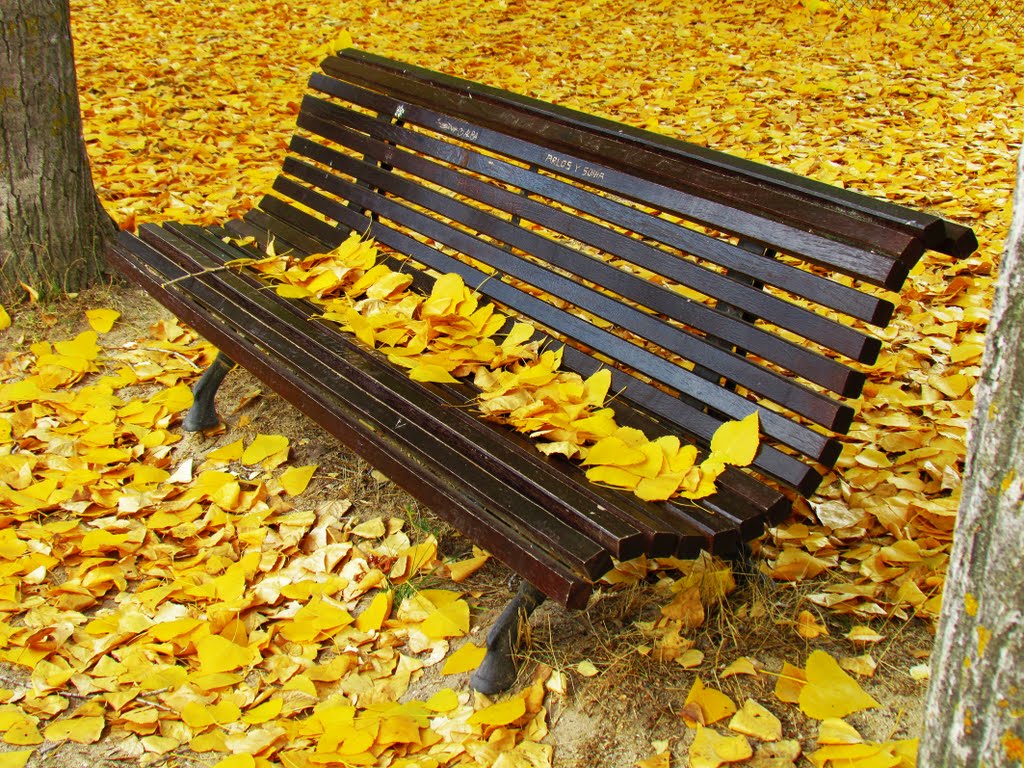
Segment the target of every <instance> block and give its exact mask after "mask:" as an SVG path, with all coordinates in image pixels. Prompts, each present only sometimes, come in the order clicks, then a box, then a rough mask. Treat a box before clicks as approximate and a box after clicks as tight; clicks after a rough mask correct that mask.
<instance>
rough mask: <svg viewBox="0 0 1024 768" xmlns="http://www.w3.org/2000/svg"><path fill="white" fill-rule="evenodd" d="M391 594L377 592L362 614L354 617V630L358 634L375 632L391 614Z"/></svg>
mask: <svg viewBox="0 0 1024 768" xmlns="http://www.w3.org/2000/svg"><path fill="white" fill-rule="evenodd" d="M391 600H392V598H391V593H390V592H378V593H377V594H376V595H374V596H373V600H371V601H370V604H369V605H368V606H367V607H366V610H364V611H363V612H362V613H360V614H359V615H358V616H356V629H358V630H359V631H360V632H376V631H377V630H379V629H380V628H381V626H382V625H383V624H384V621H385V620H386V619H387V617H388V614H390V613H391Z"/></svg>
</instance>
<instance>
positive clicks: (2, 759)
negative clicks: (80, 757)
mask: <svg viewBox="0 0 1024 768" xmlns="http://www.w3.org/2000/svg"><path fill="white" fill-rule="evenodd" d="M2 309H3V308H2V307H0V310H2ZM34 751H35V750H32V749H19V750H18V751H17V752H0V768H24V766H25V764H26V763H28V759H29V758H30V757H32V753H33V752H34Z"/></svg>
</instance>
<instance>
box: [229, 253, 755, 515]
mask: <svg viewBox="0 0 1024 768" xmlns="http://www.w3.org/2000/svg"><path fill="white" fill-rule="evenodd" d="M227 239H228V240H229V241H231V242H234V243H235V244H236V245H244V246H248V245H252V243H251V242H249V241H250V240H252V238H244V239H242V240H233V239H232V238H227ZM267 251H268V255H266V256H264V257H262V258H258V259H244V258H243V259H238V260H235V261H232V262H229V263H228V265H227V266H228V267H241V266H245V267H248V268H249V269H252V270H255V271H256V272H258V273H259V274H261V275H262V276H264V277H265V278H268V279H269V280H270V281H271V284H273V285H276V287H275V289H274V290H275V291H276V292H277V293H278V295H280V296H282V297H284V298H299V299H305V300H307V301H310V302H312V303H314V304H316V305H318V306H320V307H321V308H322V311H323V313H322V314H321V315H320V317H322V318H323V319H324V320H329V321H333V322H335V323H337V324H338V325H339V326H340V327H341V329H342V330H344V331H347V332H349V333H352V334H354V335H355V336H356V338H357V339H358V340H359V341H360V342H361V343H362V344H363V345H364V346H366V347H368V348H370V349H376V350H377V351H379V352H380V353H382V354H384V355H386V356H387V358H388V360H390V361H391V362H392V363H394V364H395V365H397V366H398V367H400V368H405V369H407V370H408V373H409V377H410V378H411V379H412V380H413V381H422V382H435V383H442V384H443V383H452V384H454V383H457V382H458V380H459V377H463V378H468V377H470V376H472V377H473V382H474V384H475V385H476V386H477V388H478V389H479V391H480V394H479V396H478V402H477V403H476V405H477V408H478V409H479V411H480V413H481V414H482V415H483V416H485V417H486V418H489V419H492V420H494V421H498V422H501V423H504V424H508V425H510V426H513V427H514V428H515V429H517V430H518V431H520V432H523V433H525V434H527V435H529V436H530V437H532V438H534V439H535V440H538V441H540V442H538V443H537V447H538V449H539V450H540V451H541V452H543V453H545V454H547V455H549V456H550V455H554V454H560V455H563V456H566V457H567V458H570V459H580V460H581V461H582V462H583V464H584V465H585V466H587V467H588V469H587V473H586V474H587V478H588V479H589V480H590V481H591V482H595V483H602V484H605V485H609V486H612V487H616V488H625V489H627V490H630V491H632V492H633V493H635V494H636V495H637V496H639V497H640V498H641V499H643V500H645V501H665V500H667V499H671V498H674V497H677V496H679V497H682V498H688V499H700V498H704V497H705V496H710V495H712V494H713V493H714V492H715V480H716V479H717V478H718V476H719V475H721V473H722V472H723V471H725V467H726V466H727V465H731V466H737V467H745V466H748V465H749V464H750V463H751V462H752V461H753V460H754V456H755V454H756V453H757V448H758V445H759V438H758V416H757V412H756V411H755V412H754V413H752V414H750V415H749V416H747V417H746V418H744V419H742V420H741V421H729V422H725V423H723V424H722V425H721V427H719V429H718V430H717V431H716V432H715V434H714V435H713V437H712V440H711V452H710V453H709V454H708V456H707V457H706V458H705V459H704V460H703V461H702V462H700V464H698V463H697V447H696V446H695V445H692V444H686V445H684V444H681V443H680V440H679V438H678V437H676V436H674V435H664V436H661V437H657V438H655V439H651V438H649V437H648V436H647V435H645V434H644V433H643V432H642V431H641V430H639V429H635V428H633V427H624V426H620V425H619V424H618V423H617V422H616V420H615V412H614V410H613V409H612V408H610V407H608V404H607V402H608V389H609V387H610V386H611V371H610V369H608V368H602V369H600V370H598V371H597V372H595V373H593V374H592V375H591V376H589V377H588V378H587V379H586V380H584V379H583V377H581V376H580V375H579V374H577V373H574V372H572V371H562V370H560V367H561V361H562V348H561V347H557V348H555V349H549V350H545V351H543V352H542V351H540V341H538V340H534V339H535V337H536V336H537V333H536V328H534V326H533V325H531V324H530V323H526V322H516V321H513V320H512V319H510V318H508V317H506V316H505V315H504V314H502V313H500V312H498V311H496V310H495V307H494V305H493V304H491V303H489V302H483V303H481V301H480V295H479V294H478V293H477V292H476V291H473V290H471V289H469V288H467V286H466V284H465V283H464V282H463V280H462V278H461V277H460V276H459V275H457V274H454V273H448V274H444V275H440V276H439V277H438V278H437V280H436V281H435V282H434V283H433V285H432V287H431V290H430V293H429V295H424V294H421V293H419V292H417V291H416V290H414V289H413V288H412V284H413V277H412V275H411V274H409V273H408V272H406V271H400V270H395V269H392V268H391V267H390V266H389V265H388V263H386V262H385V261H384V260H383V259H381V258H380V256H379V254H378V250H377V246H376V244H375V243H374V242H373V241H372V240H364V239H362V238H360V236H359V235H358V234H356V233H353V234H351V235H350V236H349V237H348V238H347V239H346V240H345V241H344V242H343V243H341V245H339V246H338V247H337V248H335V249H334V250H333V251H331V252H329V253H316V254H311V255H308V256H302V257H298V256H296V257H291V256H289V255H288V254H278V253H276V252H275V248H274V245H273V242H271V243H270V244H269V245H268V247H267ZM506 329H508V330H507V332H506ZM500 332H504V336H503V338H502V339H501V342H500V343H498V341H497V340H496V339H497V336H498V334H499V333H500Z"/></svg>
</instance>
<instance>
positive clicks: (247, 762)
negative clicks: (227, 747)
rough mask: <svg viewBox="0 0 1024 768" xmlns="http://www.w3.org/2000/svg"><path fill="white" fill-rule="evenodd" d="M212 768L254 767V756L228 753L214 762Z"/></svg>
mask: <svg viewBox="0 0 1024 768" xmlns="http://www.w3.org/2000/svg"><path fill="white" fill-rule="evenodd" d="M213 768H256V758H255V757H253V756H252V755H248V754H244V753H239V754H234V755H228V756H227V757H225V758H224V759H222V760H218V761H217V762H216V763H214V765H213Z"/></svg>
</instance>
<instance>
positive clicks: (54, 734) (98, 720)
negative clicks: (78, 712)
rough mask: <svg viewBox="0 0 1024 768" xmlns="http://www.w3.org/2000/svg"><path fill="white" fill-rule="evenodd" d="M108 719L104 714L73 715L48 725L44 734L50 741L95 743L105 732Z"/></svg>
mask: <svg viewBox="0 0 1024 768" xmlns="http://www.w3.org/2000/svg"><path fill="white" fill-rule="evenodd" d="M105 724H106V720H105V719H104V718H103V717H102V716H96V717H71V718H68V719H67V720H57V721H56V722H53V723H50V724H49V725H48V726H46V730H44V731H43V735H44V736H46V738H47V740H48V741H64V740H65V739H66V740H67V741H73V742H75V743H76V744H95V743H96V742H97V741H99V740H100V736H101V735H102V734H103V726H104V725H105Z"/></svg>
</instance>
